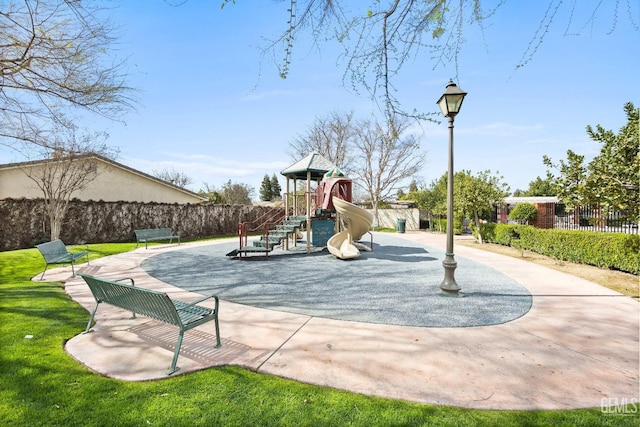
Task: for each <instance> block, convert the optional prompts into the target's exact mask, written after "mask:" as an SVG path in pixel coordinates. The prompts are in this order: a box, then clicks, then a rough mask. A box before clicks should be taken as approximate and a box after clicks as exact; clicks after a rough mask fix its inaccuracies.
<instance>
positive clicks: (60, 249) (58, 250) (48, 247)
mask: <svg viewBox="0 0 640 427" xmlns="http://www.w3.org/2000/svg"><path fill="white" fill-rule="evenodd" d="M36 248H38V250H39V251H40V253H41V254H42V256H43V257H44V259H45V260H46V261H47V262H50V261H56V260H58V259H60V258H62V257H64V256H65V255H67V254H68V253H69V251H67V247H66V246H65V245H64V243H63V242H62V240H60V239H57V240H54V241H52V242H47V243H41V244H39V245H36Z"/></svg>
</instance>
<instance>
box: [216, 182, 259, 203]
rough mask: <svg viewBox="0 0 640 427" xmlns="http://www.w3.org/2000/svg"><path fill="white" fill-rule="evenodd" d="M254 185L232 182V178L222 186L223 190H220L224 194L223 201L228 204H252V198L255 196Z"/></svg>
mask: <svg viewBox="0 0 640 427" xmlns="http://www.w3.org/2000/svg"><path fill="white" fill-rule="evenodd" d="M253 192H254V190H253V187H251V186H249V185H247V184H242V183H237V182H231V180H229V181H227V182H226V183H225V184H224V185H223V186H222V191H220V193H221V195H222V202H223V203H226V204H228V205H250V204H252V203H251V198H252V196H253Z"/></svg>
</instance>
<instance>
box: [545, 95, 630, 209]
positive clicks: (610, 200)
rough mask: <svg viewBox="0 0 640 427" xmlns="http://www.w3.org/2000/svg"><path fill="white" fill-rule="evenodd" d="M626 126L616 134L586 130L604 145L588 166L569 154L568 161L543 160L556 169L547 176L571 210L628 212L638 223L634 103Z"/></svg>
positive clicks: (626, 108)
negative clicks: (598, 208) (590, 207)
mask: <svg viewBox="0 0 640 427" xmlns="http://www.w3.org/2000/svg"><path fill="white" fill-rule="evenodd" d="M624 112H625V114H626V117H627V123H626V124H625V125H624V126H622V128H620V130H619V131H618V132H617V133H616V132H614V131H611V130H606V129H604V128H603V127H602V126H600V125H596V127H595V128H593V127H592V126H587V128H586V131H587V135H589V137H590V138H591V139H592V140H594V141H596V142H599V143H600V144H602V146H601V148H600V153H599V154H598V155H597V156H595V157H594V158H593V160H592V161H591V162H589V164H588V165H586V166H585V164H584V156H582V155H579V154H576V153H574V152H573V151H571V150H568V151H567V159H566V161H565V160H560V161H559V162H558V163H554V162H553V161H552V160H551V159H550V158H549V157H548V156H544V158H543V162H544V164H545V165H546V166H547V167H549V168H551V169H555V171H556V175H554V174H553V173H552V172H551V171H548V172H547V174H548V176H549V179H551V181H552V183H553V185H554V186H556V187H557V188H558V197H559V198H560V200H561V201H562V202H564V203H565V204H566V205H567V206H568V207H569V208H572V207H575V206H580V205H599V206H601V207H609V208H612V209H615V210H617V211H619V212H626V213H627V214H628V216H629V218H630V219H632V220H638V219H639V212H638V207H639V204H640V195H639V193H640V190H639V187H640V185H639V184H640V151H639V148H640V143H639V138H640V136H639V135H640V129H639V121H640V117H639V116H640V113H639V110H638V109H637V108H635V106H634V105H633V103H631V102H628V103H627V104H625V105H624Z"/></svg>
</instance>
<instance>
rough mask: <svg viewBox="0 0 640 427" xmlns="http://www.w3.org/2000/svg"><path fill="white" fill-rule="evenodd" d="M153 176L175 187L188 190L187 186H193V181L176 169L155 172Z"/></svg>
mask: <svg viewBox="0 0 640 427" xmlns="http://www.w3.org/2000/svg"><path fill="white" fill-rule="evenodd" d="M151 175H153V176H155V177H156V178H160V179H161V180H163V181H166V182H168V183H170V184H173V185H175V186H178V187H181V188H186V186H187V185H191V184H193V179H191V177H190V176H188V175H187V174H185V173H184V172H180V171H178V170H176V169H175V168H164V169H162V170H153V171H152V172H151Z"/></svg>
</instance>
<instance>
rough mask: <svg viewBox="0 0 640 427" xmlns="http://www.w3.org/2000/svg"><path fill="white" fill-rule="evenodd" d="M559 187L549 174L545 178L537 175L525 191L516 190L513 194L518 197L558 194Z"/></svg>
mask: <svg viewBox="0 0 640 427" xmlns="http://www.w3.org/2000/svg"><path fill="white" fill-rule="evenodd" d="M557 193H558V190H557V188H556V187H555V186H554V185H553V182H552V179H551V178H549V177H548V176H547V177H546V178H545V179H542V178H540V177H539V176H538V177H536V179H535V180H533V181H531V182H529V188H528V189H527V190H525V191H522V190H516V191H514V192H513V195H514V196H516V197H536V196H556V195H557Z"/></svg>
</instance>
